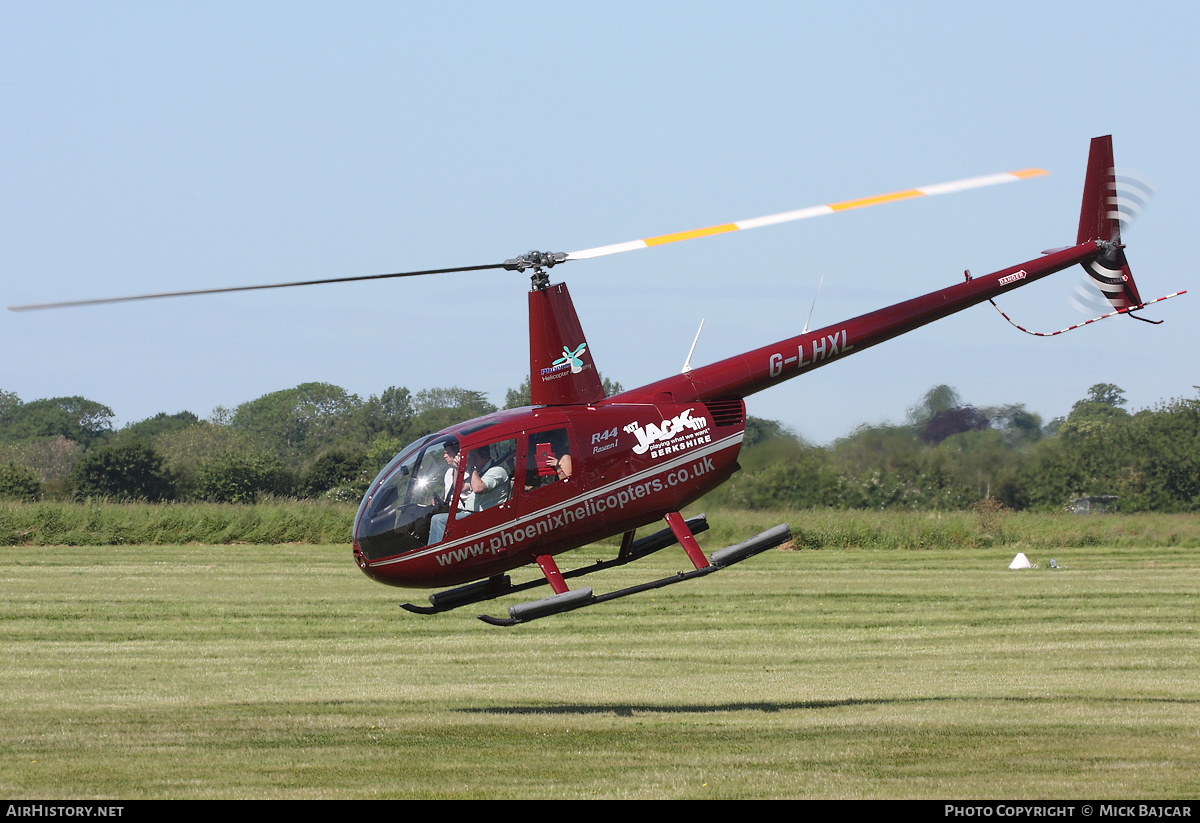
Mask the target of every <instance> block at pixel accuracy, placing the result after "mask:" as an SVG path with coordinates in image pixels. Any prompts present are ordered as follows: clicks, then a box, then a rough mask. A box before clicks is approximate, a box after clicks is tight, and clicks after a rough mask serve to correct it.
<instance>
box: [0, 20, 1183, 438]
mask: <svg viewBox="0 0 1200 823" xmlns="http://www.w3.org/2000/svg"><path fill="white" fill-rule="evenodd" d="M1198 8H1200V7H1197V6H1196V5H1195V4H1192V3H1185V2H1173V3H1171V2H1160V3H1146V4H1132V3H1116V2H1087V3H1083V2H1078V3H1076V2H1064V3H1045V2H1040V3H1024V2H1012V3H1005V4H982V3H915V4H893V3H882V2H881V3H862V2H859V3H856V2H849V3H842V4H829V3H811V4H809V3H798V2H797V3H760V2H748V3H742V4H737V5H736V6H735V5H734V4H729V3H706V2H693V3H675V2H659V3H637V4H635V3H622V2H607V3H603V4H583V3H562V2H558V3H511V4H493V3H441V4H430V3H415V2H413V3H401V2H392V3H374V2H347V3H337V4H334V3H304V2H286V3H283V2H280V3H275V2H250V3H240V2H239V3H223V2H204V3H187V2H184V3H150V2H146V3H130V2H107V3H82V2H79V3H75V2H56V3H44V2H24V1H23V0H15V1H14V0H10V2H6V3H4V4H0V111H3V117H0V146H2V148H3V151H2V152H0V158H2V159H0V169H2V175H3V176H2V179H3V191H4V193H5V196H4V197H3V199H2V201H0V218H2V219H0V226H2V228H0V231H2V232H3V241H2V242H0V272H2V274H0V283H2V291H3V298H4V299H3V303H4V305H19V304H24V303H39V302H48V301H55V300H68V299H80V298H91V297H107V296H114V295H121V294H130V293H135V294H136V293H143V292H152V291H171V290H180V289H192V288H212V287H220V286H231V285H249V284H256V283H271V282H279V281H290V280H299V279H315V278H322V277H338V276H348V275H361V274H374V273H380V272H391V271H399V270H408V269H421V268H431V267H441V266H456V265H474V264H482V263H492V262H498V261H501V260H504V259H505V258H509V257H513V256H515V255H517V254H520V253H522V252H525V251H528V250H530V249H534V248H536V249H541V250H549V251H574V250H578V249H584V248H590V247H593V246H599V245H604V244H608V243H617V242H621V241H626V240H633V239H636V238H641V237H647V236H652V235H657V234H663V233H667V232H673V231H679V230H685V229H691V228H696V227H700V226H707V225H710V224H714V223H721V222H726V221H731V220H737V219H741V218H748V217H755V216H759V215H765V214H771V213H774V212H780V211H785V210H788V209H795V208H800V207H804V206H811V205H818V204H823V203H828V202H833V201H838V200H845V199H850V198H855V197H861V196H866V195H872V194H878V193H882V192H888V191H893V190H897V189H904V188H909V187H913V186H918V185H923V184H929V183H937V182H942V181H948V180H955V179H958V178H962V177H970V176H975V175H982V174H988V173H992V172H1000V171H1008V170H1013V169H1021V168H1026V167H1031V166H1036V167H1041V168H1044V169H1048V170H1049V171H1050V172H1051V175H1050V176H1049V177H1043V178H1038V179H1034V180H1029V181H1025V182H1021V183H1017V184H1012V185H1006V186H1000V187H995V188H989V189H981V190H977V191H972V192H968V193H963V194H957V195H953V196H947V197H937V198H928V199H922V200H916V201H909V202H905V203H900V204H895V205H889V206H883V207H878V208H873V209H868V210H862V211H857V212H853V213H846V214H839V215H834V216H829V217H822V218H819V219H816V220H809V221H804V222H800V223H795V224H790V225H784V226H776V227H771V228H763V229H757V230H754V231H748V232H739V233H735V234H731V235H724V236H721V237H714V238H706V239H702V240H695V241H690V242H687V243H680V244H675V245H672V246H668V247H660V248H655V249H647V250H642V251H636V252H631V253H627V254H621V255H615V256H611V257H606V258H601V259H597V260H590V261H579V262H575V263H571V264H568V265H565V266H563V267H561V268H556V269H555V270H554V271H553V272H552V274H553V276H554V279H555V280H559V279H563V280H566V282H567V283H568V284H569V285H570V288H571V293H572V295H573V296H574V298H575V303H576V308H577V310H578V312H579V315H580V318H581V320H582V322H583V325H584V329H585V331H586V333H587V335H588V342H589V346H590V349H591V351H592V352H593V354H594V356H595V358H596V361H597V363H598V365H599V368H600V370H601V373H602V374H604V375H605V376H606V377H611V378H613V379H615V380H618V381H620V382H621V383H622V384H623V385H624V386H625V387H626V388H632V387H634V386H637V385H641V384H643V383H647V382H651V381H653V380H655V379H658V378H660V377H663V376H666V375H668V374H670V373H673V372H676V371H678V370H679V368H680V367H681V366H682V364H683V361H684V358H685V357H686V355H687V352H688V348H689V347H690V345H691V343H692V338H693V336H694V335H695V332H696V329H697V327H698V326H699V324H700V322H701V320H704V321H705V323H704V331H703V334H702V335H701V337H700V340H699V343H698V345H697V347H696V352H695V355H694V356H693V364H694V365H699V364H702V363H707V362H711V361H713V360H717V359H720V358H722V357H726V356H729V355H731V354H735V353H738V352H741V351H745V350H747V349H750V348H754V347H757V346H760V345H766V344H768V343H771V342H773V341H775V340H779V339H782V338H785V337H788V336H791V335H793V334H795V333H797V332H798V331H799V329H801V328H802V327H803V325H804V323H805V320H806V318H807V317H808V314H809V311H810V308H813V305H812V303H813V297H814V294H815V293H816V291H817V286H818V283H819V282H820V280H821V278H822V277H824V283H823V285H822V286H821V288H820V294H819V297H818V299H817V301H816V306H815V309H814V311H813V316H812V318H813V319H812V325H813V327H814V328H815V327H819V326H822V325H826V324H829V323H833V322H836V321H838V320H841V319H845V318H849V317H852V316H855V315H858V314H862V313H864V312H867V311H871V310H873V309H876V308H879V307H881V306H884V305H887V304H889V303H893V302H896V301H899V300H903V299H906V298H908V297H912V296H915V295H917V294H920V293H922V292H926V291H930V290H932V289H936V288H940V287H942V286H945V285H950V284H953V283H955V282H958V281H960V280H961V278H962V272H963V270H964V269H971V270H972V271H973V272H976V273H986V272H990V271H994V270H996V269H999V268H1002V267H1005V266H1008V265H1011V264H1014V263H1018V262H1021V261H1023V260H1026V259H1029V258H1032V257H1036V256H1037V255H1038V254H1039V253H1040V252H1041V251H1042V250H1043V249H1047V248H1052V247H1058V246H1063V245H1067V244H1069V243H1071V242H1073V240H1074V236H1075V230H1076V227H1077V223H1078V210H1079V199H1080V194H1081V191H1082V180H1083V172H1084V166H1085V162H1086V156H1087V148H1088V142H1089V140H1090V139H1091V138H1092V137H1094V136H1097V135H1102V134H1112V135H1113V140H1114V146H1115V152H1116V162H1117V165H1118V166H1120V167H1124V168H1129V169H1134V170H1136V171H1138V172H1140V173H1141V174H1142V175H1144V176H1145V177H1147V178H1149V179H1151V180H1153V181H1154V182H1155V184H1156V186H1157V191H1158V194H1157V197H1156V198H1155V200H1154V201H1153V202H1152V203H1151V205H1150V207H1149V208H1148V209H1147V210H1146V212H1145V214H1144V215H1143V216H1142V217H1141V219H1140V220H1139V222H1138V223H1137V224H1136V225H1135V227H1134V228H1133V229H1132V230H1131V231H1130V232H1129V233H1128V234H1127V236H1126V241H1127V243H1128V246H1129V248H1128V254H1129V259H1130V263H1131V266H1132V270H1133V272H1134V275H1135V277H1136V278H1137V281H1138V285H1139V287H1140V289H1141V292H1142V296H1143V297H1145V298H1150V297H1158V296H1160V295H1164V294H1167V293H1170V292H1175V291H1178V290H1180V289H1190V288H1192V280H1193V279H1194V276H1193V273H1192V271H1193V268H1194V266H1193V264H1192V261H1191V259H1190V255H1187V254H1186V253H1185V244H1186V243H1187V242H1188V241H1189V240H1190V238H1191V237H1192V236H1193V235H1194V233H1195V227H1194V225H1193V224H1192V223H1191V219H1194V218H1195V217H1196V211H1197V210H1196V207H1195V205H1194V203H1195V192H1196V191H1197V190H1198V188H1200V185H1198V184H1200V180H1197V177H1198V171H1200V164H1198V163H1197V161H1196V151H1197V150H1196V149H1195V144H1196V139H1197V134H1200V129H1198V128H1197V126H1198V123H1197V119H1198V115H1197V112H1198V111H1200V106H1198V105H1197V103H1198V102H1200V100H1198V99H1197V98H1198V96H1200V93H1198V89H1200V84H1198V83H1197V78H1198V77H1200V65H1198V62H1200V61H1198V60H1197V58H1196V57H1195V50H1194V44H1193V43H1192V40H1194V37H1195V34H1196V32H1197V31H1200V25H1198V23H1200V10H1198ZM1189 202H1190V203H1193V205H1192V206H1188V205H1187V203H1189ZM1078 282H1079V276H1078V274H1077V273H1076V272H1065V273H1063V274H1060V275H1058V276H1057V277H1056V278H1053V279H1051V280H1050V281H1047V282H1045V283H1040V284H1035V285H1033V286H1031V287H1029V288H1027V289H1024V290H1022V291H1020V292H1017V293H1016V294H1014V295H1012V296H1009V297H1006V298H1004V300H1003V301H1002V303H1001V307H1002V308H1004V309H1005V311H1006V312H1008V313H1009V314H1010V316H1012V317H1013V319H1014V320H1015V321H1017V322H1018V323H1021V325H1024V326H1026V327H1028V328H1031V329H1036V330H1044V331H1050V330H1055V329H1059V328H1063V327H1065V326H1067V325H1070V324H1072V323H1076V322H1079V321H1080V320H1082V319H1084V317H1085V316H1084V315H1082V314H1080V313H1079V312H1078V311H1077V310H1076V309H1074V308H1072V307H1071V306H1070V305H1069V303H1068V299H1069V297H1070V295H1071V294H1072V292H1073V290H1074V289H1075V287H1076V285H1077V283H1078ZM527 289H528V281H527V280H526V279H525V277H524V276H521V275H516V274H510V273H503V272H484V273H474V274H466V275H455V276H438V277H427V278H420V279H405V280H393V281H384V282H376V283H363V284H346V285H330V286H317V287H309V288H303V289H293V290H290V291H287V292H257V293H249V294H234V295H220V296H208V297H199V298H192V299H170V300H162V301H156V302H140V303H132V304H124V305H115V306H102V307H94V308H83V309H68V310H62V311H55V312H36V313H20V314H18V313H13V312H7V311H5V312H3V313H0V351H2V362H3V366H2V367H0V388H3V389H5V390H7V391H14V392H16V393H17V394H18V395H19V396H20V397H21V398H22V399H23V400H26V401H29V400H34V399H38V398H43V397H53V396H62V395H83V396H85V397H88V398H90V399H92V400H96V401H99V402H101V403H104V404H106V405H108V406H110V407H111V408H112V409H113V410H114V412H115V413H116V416H117V418H118V420H119V422H120V423H122V424H123V423H129V422H135V421H137V420H140V419H143V418H146V417H149V416H152V415H154V414H156V413H158V412H164V411H165V412H168V413H174V412H177V411H180V410H184V409H187V410H190V411H193V412H195V413H197V414H199V415H200V416H202V417H203V416H207V415H208V414H210V413H211V412H212V410H213V408H214V407H216V406H226V407H233V406H236V405H237V404H239V403H242V402H245V401H248V400H252V399H254V398H256V397H259V396H261V395H263V394H266V393H268V392H271V391H276V390H279V389H284V388H289V387H292V386H295V385H297V384H300V383H303V382H308V381H322V382H328V383H334V384H336V385H339V386H342V387H344V388H345V389H347V390H348V391H351V392H354V393H356V394H359V395H361V396H363V397H366V396H367V395H370V394H378V393H380V392H382V391H383V390H384V389H386V388H387V387H389V386H393V385H397V386H407V387H408V388H409V389H410V390H412V391H414V392H415V391H417V390H419V389H422V388H429V387H434V386H451V385H458V386H462V387H466V388H472V389H477V390H481V391H484V392H486V393H487V394H488V395H489V396H490V398H491V399H492V401H493V402H495V403H496V404H497V405H502V404H503V402H504V393H505V391H506V389H508V388H510V387H514V386H516V385H518V384H519V383H520V382H521V380H522V379H523V378H524V377H525V375H526V372H527V370H528V351H527V327H526V319H525V311H526V308H525V306H526V298H525V294H526V291H527ZM1197 300H1200V293H1197V294H1194V295H1193V294H1188V295H1184V296H1182V297H1179V298H1176V299H1173V300H1170V301H1167V302H1165V303H1163V304H1161V305H1160V306H1159V307H1156V308H1153V309H1151V310H1149V311H1147V315H1149V316H1152V317H1154V318H1156V319H1163V320H1165V321H1166V322H1165V323H1164V324H1163V325H1161V326H1150V325H1148V324H1145V323H1138V322H1136V321H1132V320H1129V319H1127V318H1118V319H1114V320H1111V321H1104V322H1103V323H1098V324H1093V325H1091V326H1088V327H1086V328H1085V329H1082V330H1078V331H1075V332H1071V333H1069V334H1065V335H1060V336H1058V337H1054V338H1050V339H1044V338H1035V337H1030V336H1028V335H1024V334H1022V333H1020V332H1019V331H1017V330H1015V329H1013V328H1012V327H1011V326H1009V325H1008V324H1007V323H1005V321H1004V320H1003V319H1002V318H1001V317H1000V316H999V315H998V314H997V313H996V312H995V311H994V310H993V309H992V308H991V307H990V306H988V305H986V304H984V305H983V306H980V307H976V308H974V309H971V310H968V311H967V312H964V313H962V314H960V315H957V316H955V317H953V318H949V319H947V320H944V321H940V322H938V323H935V324H933V325H931V326H928V327H926V328H925V329H922V330H919V331H917V332H914V333H911V334H909V335H907V336H905V337H902V338H900V339H898V340H894V341H892V342H890V343H887V344H884V345H883V346H880V347H877V348H874V349H870V350H867V351H864V352H862V353H861V354H858V355H856V356H854V357H851V358H849V359H847V360H844V361H840V362H838V363H836V364H832V365H830V366H829V367H827V368H823V369H820V370H818V371H817V372H814V373H812V374H810V375H808V376H806V377H802V378H799V379H797V380H794V381H791V382H789V383H786V384H784V385H782V386H780V387H776V388H774V389H771V390H768V391H766V392H763V393H761V394H758V395H754V396H752V397H750V398H749V399H748V400H747V405H748V407H749V411H750V413H751V414H754V415H757V416H760V417H767V418H771V419H777V420H780V421H782V422H783V423H785V424H786V425H788V426H789V427H791V428H792V429H793V430H795V431H796V432H797V433H798V434H800V435H802V436H804V437H806V438H808V439H809V440H812V441H814V442H818V443H828V442H830V441H832V440H834V439H835V438H837V437H840V436H843V435H845V434H848V433H849V432H850V431H852V430H853V429H854V428H855V427H856V426H858V425H860V424H863V423H869V424H874V423H880V422H884V421H893V422H898V421H900V420H902V419H903V417H904V414H905V411H906V409H907V408H908V407H910V406H912V405H914V404H915V403H916V402H917V401H918V400H919V399H920V397H921V396H922V395H923V394H924V393H925V391H926V390H927V389H929V388H930V387H931V386H933V385H936V384H941V383H945V384H948V385H950V386H952V387H954V388H955V389H956V390H957V391H958V392H959V394H960V396H961V397H962V399H963V400H964V401H966V402H970V403H972V404H975V405H977V406H987V405H995V404H1006V403H1024V404H1025V405H1026V406H1027V407H1028V408H1029V409H1030V410H1032V411H1035V412H1037V413H1039V414H1041V415H1042V416H1043V417H1044V418H1046V419H1047V420H1048V419H1050V418H1052V417H1055V416H1058V415H1065V414H1066V413H1067V412H1068V411H1069V410H1070V407H1071V404H1072V403H1073V402H1074V401H1076V400H1078V399H1079V398H1081V397H1083V396H1084V394H1085V393H1086V391H1087V389H1088V387H1089V386H1091V385H1092V384H1094V383H1099V382H1109V383H1116V384H1117V385H1119V386H1121V387H1123V388H1124V389H1125V391H1126V396H1127V398H1128V400H1129V404H1130V407H1131V408H1135V409H1136V408H1143V407H1146V406H1151V405H1153V404H1155V403H1156V402H1158V401H1160V400H1165V399H1169V398H1172V397H1179V396H1189V397H1190V396H1194V395H1195V393H1196V389H1195V388H1194V386H1195V385H1196V384H1200V374H1197V368H1196V360H1195V356H1194V352H1195V351H1196V349H1197V346H1196V344H1197V338H1198V337H1200V324H1197V323H1196V322H1195V320H1194V318H1195V316H1196V308H1195V307H1196V305H1197V304H1196V301H1197Z"/></svg>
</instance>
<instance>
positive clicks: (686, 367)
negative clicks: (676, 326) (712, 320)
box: [681, 318, 704, 374]
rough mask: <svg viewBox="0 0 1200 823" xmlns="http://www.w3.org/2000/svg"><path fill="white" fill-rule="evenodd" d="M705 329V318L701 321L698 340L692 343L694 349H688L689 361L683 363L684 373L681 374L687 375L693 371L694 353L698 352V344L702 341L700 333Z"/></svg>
mask: <svg viewBox="0 0 1200 823" xmlns="http://www.w3.org/2000/svg"><path fill="white" fill-rule="evenodd" d="M703 329H704V318H701V319H700V328H698V329H696V339H695V340H693V341H692V347H691V348H690V349H688V356H687V360H684V361H683V371H682V372H681V374H687V373H688V372H690V371H691V370H692V352H694V351H695V350H696V343H697V342H698V341H699V340H700V332H701V331H703Z"/></svg>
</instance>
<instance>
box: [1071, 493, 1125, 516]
mask: <svg viewBox="0 0 1200 823" xmlns="http://www.w3.org/2000/svg"><path fill="white" fill-rule="evenodd" d="M1119 499H1120V498H1119V497H1117V496H1116V495H1115V494H1094V495H1092V496H1091V497H1077V498H1076V499H1075V502H1074V503H1073V504H1072V508H1073V509H1074V511H1075V513H1076V514H1114V513H1116V511H1117V500H1119Z"/></svg>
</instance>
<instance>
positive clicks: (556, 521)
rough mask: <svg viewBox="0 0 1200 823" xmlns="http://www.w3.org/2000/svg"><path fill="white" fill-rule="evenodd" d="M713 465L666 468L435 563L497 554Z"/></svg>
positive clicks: (708, 462) (441, 555)
mask: <svg viewBox="0 0 1200 823" xmlns="http://www.w3.org/2000/svg"><path fill="white" fill-rule="evenodd" d="M714 468H716V464H714V463H713V461H712V458H710V457H705V458H704V459H702V460H700V461H697V462H696V463H693V464H692V465H691V466H690V467H684V468H679V469H673V470H672V471H669V472H667V474H666V476H665V477H661V478H660V477H656V478H653V479H652V480H647V481H646V482H644V483H631V484H630V485H628V486H626V487H625V488H623V489H620V490H619V491H615V492H612V493H611V494H608V495H598V496H596V497H589V498H587V499H585V500H584V501H583V502H582V503H580V504H578V505H576V506H570V507H567V508H564V509H560V510H559V511H557V512H553V513H551V514H548V515H546V516H545V517H542V518H539V519H538V520H537V521H536V522H534V523H530V524H529V525H527V526H519V527H517V528H515V529H504V530H502V531H500V532H499V533H497V534H495V535H493V536H492V537H490V538H487V539H484V540H480V541H477V542H475V543H472V544H470V545H469V546H463V547H462V548H460V549H452V550H449V551H445V552H439V553H438V555H437V561H438V565H441V566H448V565H451V564H453V563H459V562H462V561H463V560H469V559H470V558H472V557H478V556H479V555H481V554H499V553H501V552H502V551H504V550H505V549H508V548H510V547H512V546H516V545H518V544H520V543H523V542H525V541H526V540H533V539H534V538H536V537H539V536H541V535H544V534H550V533H551V532H553V531H554V530H555V529H560V528H563V527H565V526H570V525H571V524H573V523H578V522H579V521H581V520H584V519H586V518H589V517H594V516H596V515H598V514H604V513H605V512H611V511H613V510H618V511H619V510H621V509H623V508H625V507H626V506H627V505H629V504H630V503H632V502H634V501H636V500H641V499H643V498H645V497H648V496H650V495H652V494H657V493H658V492H661V491H663V490H664V489H666V488H671V487H674V486H677V485H679V484H680V483H685V482H687V481H688V480H691V479H693V478H696V477H700V476H701V475H704V474H707V473H709V472H711V471H712V470H713V469H714Z"/></svg>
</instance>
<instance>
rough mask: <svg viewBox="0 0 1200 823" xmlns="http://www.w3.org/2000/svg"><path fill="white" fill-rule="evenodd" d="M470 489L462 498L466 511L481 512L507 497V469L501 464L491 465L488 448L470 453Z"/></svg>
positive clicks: (468, 463)
mask: <svg viewBox="0 0 1200 823" xmlns="http://www.w3.org/2000/svg"><path fill="white" fill-rule="evenodd" d="M467 465H468V466H470V486H471V491H470V493H469V494H467V495H466V496H465V497H464V498H463V503H464V504H465V505H466V509H467V511H468V512H481V511H483V510H484V509H490V508H491V507H492V506H495V505H496V504H498V503H503V502H504V501H505V499H506V498H507V497H508V471H507V470H505V468H504V466H503V465H492V456H491V453H490V451H489V449H487V448H486V447H485V448H482V449H477V450H475V451H473V452H471V454H470V459H469V460H468V462H467Z"/></svg>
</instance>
